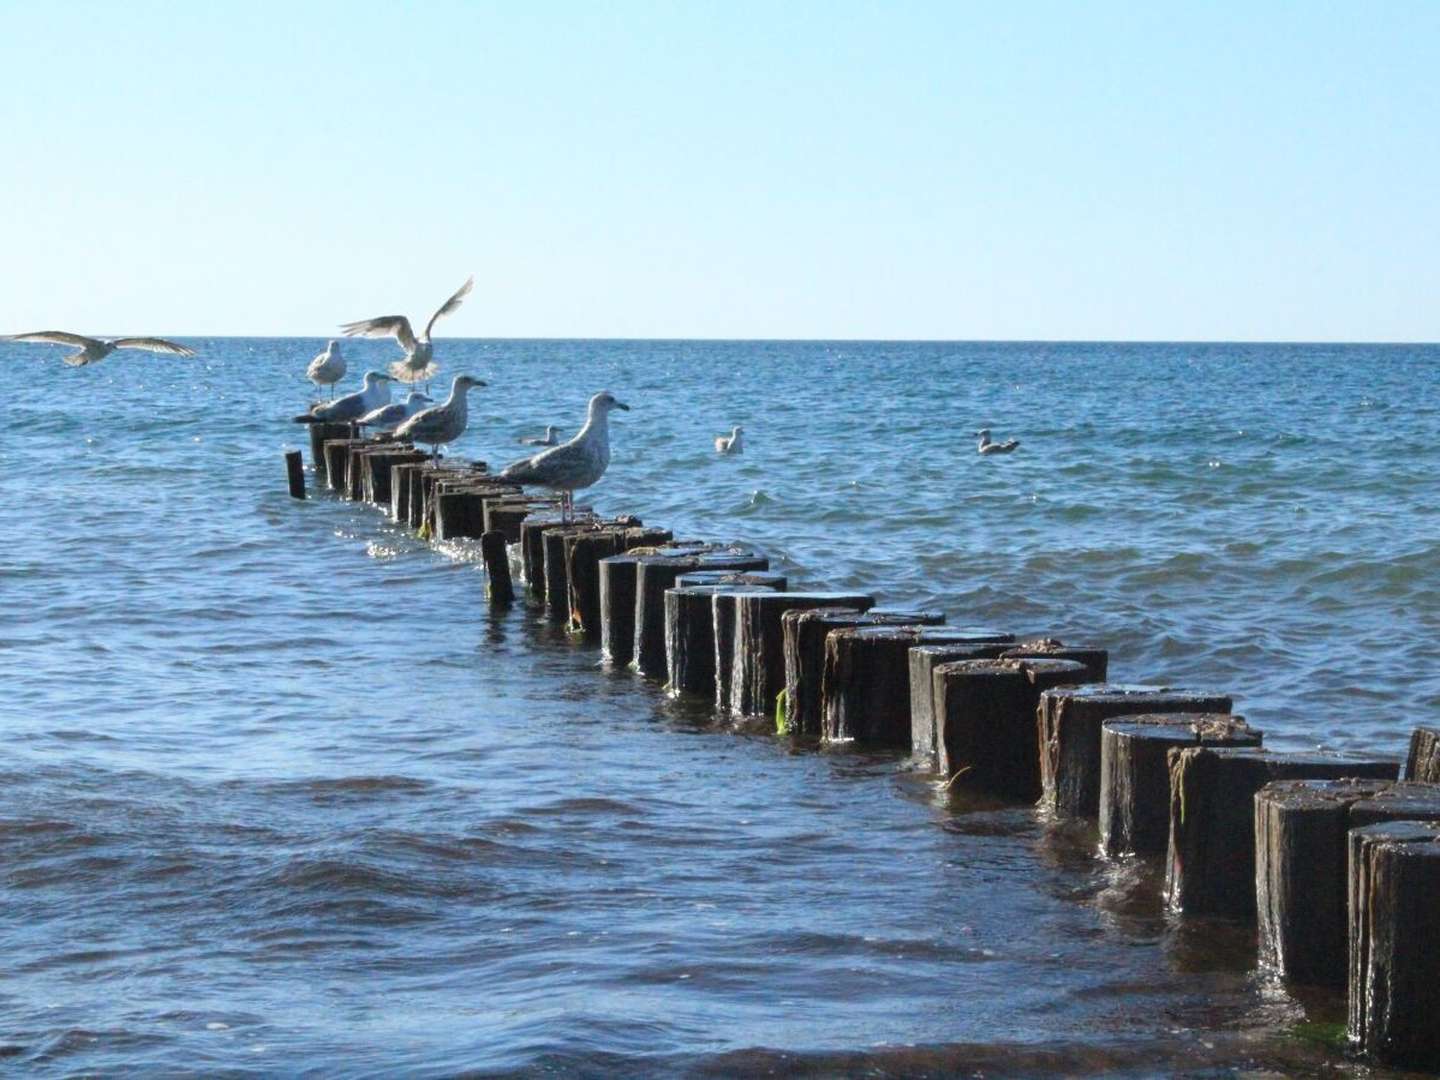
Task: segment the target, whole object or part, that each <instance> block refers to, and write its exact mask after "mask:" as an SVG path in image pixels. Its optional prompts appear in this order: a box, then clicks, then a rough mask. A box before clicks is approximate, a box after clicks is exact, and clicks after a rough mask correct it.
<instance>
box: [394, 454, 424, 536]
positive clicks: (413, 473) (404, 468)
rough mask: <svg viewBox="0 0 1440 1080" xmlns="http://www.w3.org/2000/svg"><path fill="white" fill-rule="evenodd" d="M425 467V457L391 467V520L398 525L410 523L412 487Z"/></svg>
mask: <svg viewBox="0 0 1440 1080" xmlns="http://www.w3.org/2000/svg"><path fill="white" fill-rule="evenodd" d="M424 467H425V459H424V458H423V457H421V458H419V459H417V460H414V461H407V462H401V463H398V464H396V465H394V466H392V467H391V469H390V520H391V521H393V522H395V523H396V524H397V525H408V524H410V487H411V485H413V484H414V483H415V478H416V477H417V476H418V475H419V474H420V470H421V469H423V468H424Z"/></svg>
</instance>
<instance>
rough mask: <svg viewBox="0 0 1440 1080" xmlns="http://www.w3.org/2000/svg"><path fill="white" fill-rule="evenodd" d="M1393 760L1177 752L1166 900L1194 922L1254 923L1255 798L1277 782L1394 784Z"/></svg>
mask: <svg viewBox="0 0 1440 1080" xmlns="http://www.w3.org/2000/svg"><path fill="white" fill-rule="evenodd" d="M1399 775H1400V763H1399V762H1398V761H1395V760H1393V759H1390V760H1387V759H1385V758H1373V757H1358V756H1353V755H1347V754H1337V753H1326V752H1323V751H1315V752H1312V753H1276V752H1275V751H1271V750H1264V749H1261V748H1253V749H1223V748H1222V749H1214V748H1211V747H1208V746H1192V747H1186V748H1184V749H1181V750H1172V751H1170V838H1169V843H1168V844H1167V846H1166V868H1165V899H1166V901H1167V903H1168V904H1169V906H1170V909H1171V910H1172V911H1176V912H1184V913H1185V914H1187V915H1223V916H1228V917H1231V918H1235V919H1242V920H1245V921H1250V920H1253V919H1254V918H1255V794H1256V792H1258V791H1259V790H1260V789H1261V788H1263V787H1264V786H1265V785H1266V784H1268V783H1270V782H1271V781H1272V780H1343V779H1346V778H1350V777H1354V778H1357V779H1376V780H1394V779H1396V778H1397V777H1398V776H1399Z"/></svg>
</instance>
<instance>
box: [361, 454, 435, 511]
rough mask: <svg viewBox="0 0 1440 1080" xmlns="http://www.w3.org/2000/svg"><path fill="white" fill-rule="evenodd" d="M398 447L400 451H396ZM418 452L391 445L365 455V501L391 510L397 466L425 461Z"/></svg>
mask: <svg viewBox="0 0 1440 1080" xmlns="http://www.w3.org/2000/svg"><path fill="white" fill-rule="evenodd" d="M397 445H399V446H400V448H399V449H394V447H396V446H397ZM424 457H425V455H424V454H423V453H421V452H420V451H418V450H407V449H405V448H404V446H403V444H395V443H390V444H388V445H386V446H384V447H378V448H376V449H374V450H371V451H370V452H369V453H367V454H366V455H365V468H364V472H365V499H366V501H367V502H372V503H374V504H375V505H377V506H383V507H384V508H385V509H386V510H387V511H389V510H390V509H391V505H390V504H391V479H392V475H393V472H394V469H395V466H396V465H401V464H404V463H406V462H416V461H421V460H423V459H424Z"/></svg>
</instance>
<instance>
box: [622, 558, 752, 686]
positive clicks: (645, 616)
mask: <svg viewBox="0 0 1440 1080" xmlns="http://www.w3.org/2000/svg"><path fill="white" fill-rule="evenodd" d="M768 569H770V560H769V559H767V558H766V557H765V556H763V555H761V554H759V553H758V552H756V551H752V550H750V549H749V548H745V547H742V546H739V545H735V544H729V545H719V544H716V545H706V546H705V547H704V548H697V549H696V550H695V551H694V553H693V554H692V553H690V552H686V553H683V554H681V553H676V554H672V553H669V552H662V553H660V554H657V555H648V556H646V557H644V558H642V559H641V560H640V561H639V562H637V563H636V564H635V644H634V646H633V647H632V649H631V661H630V666H631V667H633V668H634V669H635V670H636V671H638V672H639V673H640V674H641V675H643V676H645V677H646V678H649V679H663V678H665V676H666V673H667V663H666V658H665V591H666V590H667V589H669V588H671V587H672V586H673V585H674V584H675V580H676V579H677V578H678V577H680V575H681V574H686V573H694V572H695V571H698V570H716V571H720V570H727V571H734V572H737V573H740V572H745V571H757V572H758V571H765V570H768Z"/></svg>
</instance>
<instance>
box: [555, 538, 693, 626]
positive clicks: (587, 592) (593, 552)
mask: <svg viewBox="0 0 1440 1080" xmlns="http://www.w3.org/2000/svg"><path fill="white" fill-rule="evenodd" d="M672 539H674V537H673V535H672V534H671V532H670V530H669V529H655V528H646V527H645V526H644V525H642V524H641V522H640V519H639V518H634V517H628V518H623V519H620V520H618V521H617V522H616V523H615V524H614V525H613V526H611V527H607V528H604V529H597V530H595V531H593V532H582V533H575V534H571V535H567V536H566V537H565V579H566V588H567V590H568V592H569V605H568V606H569V613H570V631H571V633H575V634H579V635H581V636H582V637H585V638H590V639H598V638H599V637H600V623H601V619H600V560H601V559H608V558H609V557H610V556H612V555H622V554H624V553H625V552H627V551H629V550H631V549H632V548H637V547H655V546H656V545H659V544H664V543H667V542H669V541H670V540H672Z"/></svg>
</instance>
